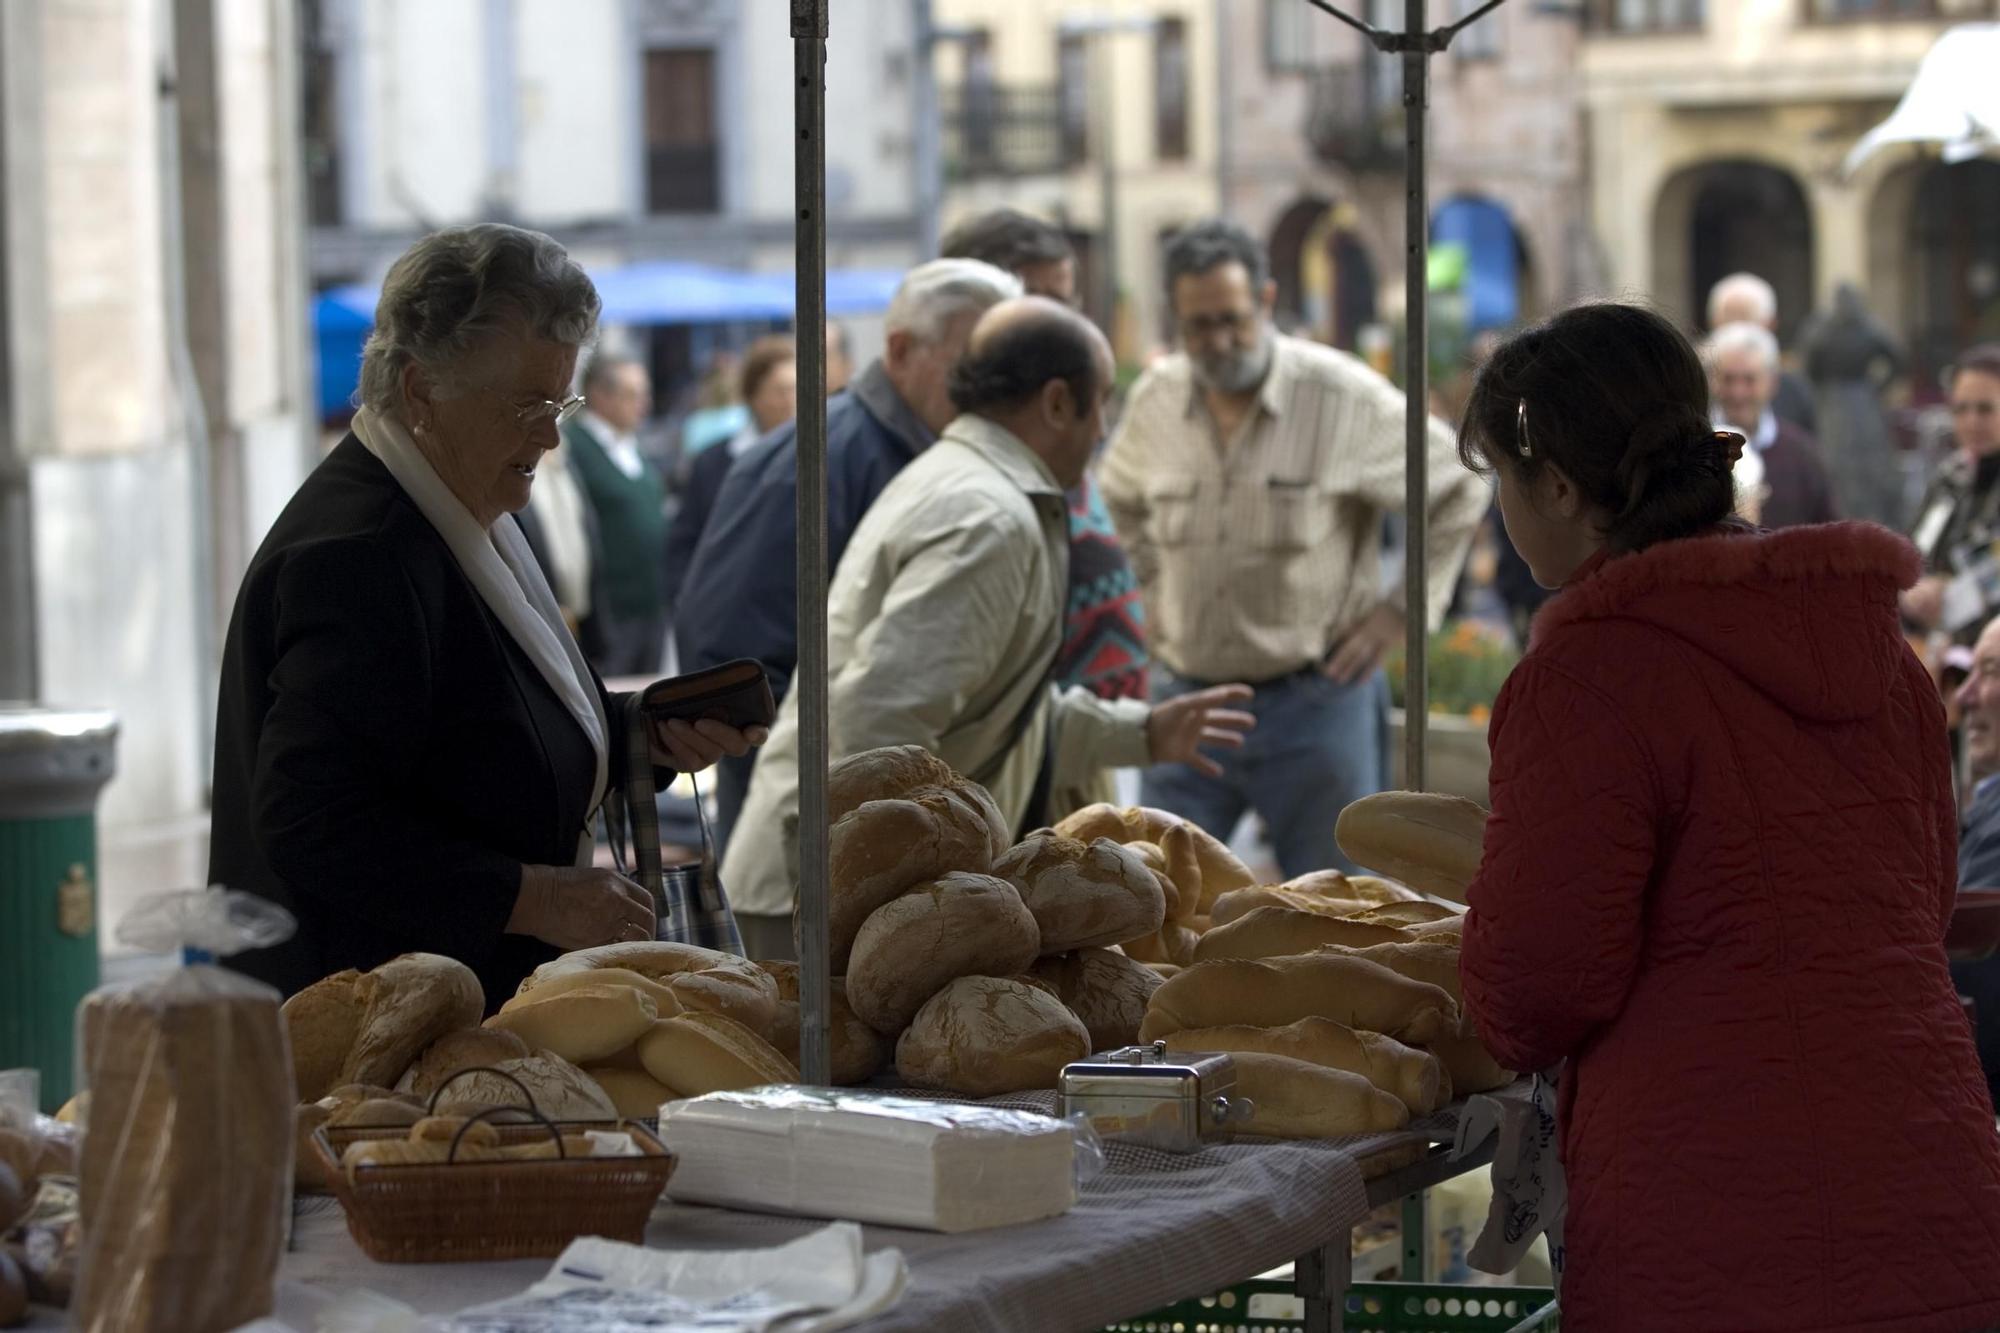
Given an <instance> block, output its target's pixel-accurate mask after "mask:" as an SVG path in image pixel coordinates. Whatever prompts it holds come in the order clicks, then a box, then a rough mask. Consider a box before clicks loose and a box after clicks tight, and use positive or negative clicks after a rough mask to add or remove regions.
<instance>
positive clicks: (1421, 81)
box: [1403, 0, 1431, 791]
mask: <svg viewBox="0 0 2000 1333" xmlns="http://www.w3.org/2000/svg"><path fill="white" fill-rule="evenodd" d="M1403 30H1404V34H1405V40H1406V43H1407V44H1406V45H1405V46H1404V48H1403V134H1404V139H1405V143H1406V146H1407V149H1408V153H1407V156H1408V165H1407V167H1406V168H1405V170H1406V171H1407V173H1408V180H1407V184H1406V186H1405V195H1406V198H1407V201H1408V205H1409V207H1408V215H1407V217H1406V218H1405V221H1404V226H1405V229H1406V234H1405V255H1404V259H1405V262H1406V263H1407V264H1408V265H1409V275H1408V279H1409V280H1408V287H1407V296H1406V298H1405V299H1406V301H1407V314H1406V316H1405V321H1404V322H1405V324H1406V326H1407V333H1406V336H1405V338H1404V348H1403V355H1404V363H1405V364H1404V372H1403V382H1404V387H1405V390H1406V391H1407V393H1408V395H1409V399H1408V405H1407V408H1406V417H1405V422H1404V429H1405V436H1404V443H1405V447H1406V452H1407V459H1408V463H1407V467H1408V471H1407V473H1406V475H1405V477H1404V487H1405V489H1404V510H1403V513H1404V520H1405V522H1404V538H1403V544H1404V547H1405V554H1404V559H1403V578H1404V586H1403V592H1404V614H1405V616H1406V617H1407V618H1408V626H1407V628H1408V635H1407V644H1408V647H1407V649H1406V650H1405V652H1404V664H1403V745H1404V761H1403V763H1404V766H1403V785H1404V786H1405V787H1407V788H1409V789H1410V790H1411V791H1422V790H1423V789H1424V787H1425V785H1426V782H1427V780H1428V777H1429V775H1428V774H1427V773H1426V772H1425V764H1424V757H1425V756H1424V751H1425V744H1424V743H1425V740H1426V732H1427V730H1428V724H1429V720H1430V691H1429V688H1428V679H1429V678H1428V675H1427V670H1426V668H1427V662H1426V657H1427V656H1428V652H1429V646H1430V570H1429V564H1430V562H1429V559H1428V541H1429V537H1430V526H1431V525H1430V503H1429V500H1430V466H1429V464H1430V452H1429V444H1430V439H1429V436H1430V410H1429V409H1430V322H1429V319H1428V318H1427V316H1428V315H1429V308H1428V304H1427V303H1428V298H1429V293H1430V283H1429V273H1428V270H1429V267H1430V249H1431V244H1430V243H1431V217H1430V191H1429V188H1428V184H1427V182H1426V180H1425V172H1426V169H1427V166H1428V164H1427V162H1426V161H1425V156H1424V155H1425V138H1424V128H1425V126H1424V120H1425V118H1426V116H1428V115H1429V113H1430V102H1431V98H1430V72H1431V57H1430V49H1429V45H1428V38H1427V35H1426V33H1425V23H1424V0H1403Z"/></svg>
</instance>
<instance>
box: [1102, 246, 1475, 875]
mask: <svg viewBox="0 0 2000 1333" xmlns="http://www.w3.org/2000/svg"><path fill="white" fill-rule="evenodd" d="M1166 259H1167V289H1168V297H1169V299H1170V301H1171V303H1172V308H1173V312H1174V317H1175V319H1177V320H1178V321H1179V323H1180V330H1181V341H1182V345H1183V348H1184V350H1183V351H1182V352H1179V353H1176V354H1175V355H1173V356H1170V357H1167V358H1166V359H1165V360H1163V361H1161V362H1159V363H1157V364H1156V365H1155V366H1154V367H1153V368H1152V369H1151V370H1149V371H1147V372H1146V374H1145V376H1144V377H1143V378H1141V379H1140V381H1139V383H1138V384H1137V386H1135V387H1134V388H1133V390H1132V397H1131V401H1130V403H1129V404H1128V405H1127V407H1126V411H1125V416H1124V419H1123V421H1121V422H1120V423H1119V427H1118V432H1117V435H1116V436H1115V437H1114V438H1113V439H1112V442H1111V447H1110V449H1109V450H1108V451H1107V452H1106V454H1105V456H1104V462H1103V465H1102V469H1101V472H1100V481H1101V482H1102V484H1103V487H1104V495H1105V499H1106V500H1108V501H1109V502H1110V505H1111V515H1112V518H1113V519H1114V520H1116V522H1117V524H1118V532H1119V535H1120V536H1121V537H1122V538H1124V541H1125V549H1126V550H1127V551H1129V552H1130V553H1131V555H1132V563H1133V565H1134V567H1135V568H1136V569H1137V570H1138V573H1139V582H1140V586H1141V587H1142V588H1143V589H1144V590H1145V598H1146V616H1147V625H1148V627H1149V629H1150V630H1151V633H1152V647H1153V655H1154V658H1155V666H1154V692H1153V697H1154V698H1156V699H1162V700H1165V699H1174V698H1178V697H1180V696H1182V695H1185V694H1188V693H1190V692H1195V691H1200V690H1203V689H1206V688H1208V687H1210V686H1212V685H1215V684H1217V683H1219V682H1223V681H1237V680H1242V681H1248V682H1250V683H1251V684H1252V685H1253V686H1255V688H1256V695H1255V698H1254V700H1253V702H1252V704H1251V708H1250V711H1251V712H1252V713H1254V714H1255V715H1256V717H1257V723H1258V725H1257V733H1256V735H1255V736H1254V737H1252V738H1251V740H1250V743H1249V744H1248V746H1246V747H1245V748H1244V749H1243V750H1242V751H1241V752H1240V753H1238V754H1232V755H1229V756H1226V757H1225V758H1224V760H1223V763H1222V765H1221V772H1220V773H1213V774H1212V773H1206V772H1197V771H1193V770H1189V769H1184V768H1167V767H1156V768H1153V769H1151V770H1149V771H1148V772H1147V774H1146V778H1145V785H1144V793H1145V797H1144V798H1145V801H1146V804H1148V805H1156V806H1160V807H1163V808H1165V809H1168V810H1172V811H1174V812H1175V813H1177V814H1180V815H1183V816H1185V817H1187V818H1189V819H1192V820H1194V821H1195V822H1196V823H1198V824H1200V825H1201V826H1202V827H1203V828H1205V829H1207V830H1208V831H1209V832H1210V833H1212V834H1214V835H1215V836H1216V837H1218V838H1223V839H1227V838H1229V837H1230V835H1231V833H1232V832H1233V831H1234V829H1235V827H1236V824H1237V822H1238V820H1239V819H1240V818H1241V817H1242V815H1243V813H1244V812H1245V810H1250V809H1254V810H1255V811H1256V812H1257V813H1258V814H1259V815H1261V816H1262V817H1263V820H1264V822H1265V824H1266V825H1267V826H1268V827H1269V829H1270V833H1271V839H1272V842H1273V844H1274V845H1275V849H1276V851H1277V855H1278V862H1279V864H1280V865H1281V866H1282V867H1283V868H1284V872H1285V874H1286V875H1288V876H1293V875H1301V874H1304V873H1306V872H1307V871H1311V870H1321V869H1325V868H1328V867H1343V868H1351V863H1349V862H1348V861H1347V859H1346V858H1345V857H1344V856H1343V855H1342V854H1341V851H1340V848H1339V846H1338V845H1337V844H1336V843H1335V841H1334V837H1333V825H1334V819H1335V817H1336V816H1338V815H1339V813H1340V811H1341V809H1342V807H1343V806H1345V805H1346V804H1347V803H1348V802H1349V801H1352V800H1354V799H1355V798H1356V797H1360V796H1365V795H1368V794H1369V793H1371V792H1375V791H1379V790H1381V788H1382V787H1383V786H1384V785H1385V783H1386V782H1387V780H1388V777H1389V773H1388V771H1387V762H1388V753H1387V752H1388V744H1387V736H1388V719H1387V712H1388V704H1389V691H1388V681H1387V678H1386V676H1385V675H1384V673H1383V670H1382V667H1383V663H1384V662H1385V661H1386V659H1387V657H1388V655H1389V652H1390V650H1391V649H1393V648H1394V647H1396V646H1397V645H1398V644H1400V643H1401V642H1402V641H1403V633H1404V629H1403V614H1402V611H1401V609H1400V608H1401V606H1402V604H1403V599H1402V596H1401V594H1400V591H1391V590H1390V589H1388V588H1385V586H1384V579H1383V576H1382V567H1381V546H1382V542H1381V534H1382V530H1383V522H1384V518H1385V516H1386V515H1388V514H1392V513H1399V512H1401V510H1402V508H1403V498H1404V457H1405V455H1404V442H1403V436H1404V395H1403V392H1402V390H1400V389H1398V388H1396V387H1395V386H1394V385H1393V384H1391V383H1389V382H1388V381H1387V380H1385V379H1383V378H1382V377H1381V376H1380V375H1378V374H1376V373H1375V372H1374V371H1373V370H1371V369H1369V368H1368V367H1367V366H1366V365H1364V364H1363V363H1362V362H1360V361H1359V360H1357V359H1355V358H1354V357H1351V356H1348V355H1346V354H1345V353H1342V352H1337V351H1335V350H1333V349H1332V348H1328V347H1322V346H1319V345H1317V344H1315V343H1310V342H1305V341H1303V340H1301V339H1297V338H1290V337H1286V336H1284V335H1282V334H1280V333H1278V332H1277V331H1276V330H1275V329H1274V328H1273V327H1272V323H1271V309H1272V304H1273V302H1274V301H1275V299H1276V295H1277V292H1276V287H1275V286H1274V284H1272V283H1271V282H1270V281H1269V280H1268V278H1267V277H1266V265H1265V260H1264V255H1263V252H1262V251H1261V250H1260V249H1259V248H1258V246H1257V243H1256V242H1255V241H1253V240H1252V239H1251V238H1250V236H1249V235H1248V234H1247V233H1245V232H1244V231H1242V230H1241V229H1240V228H1238V227H1235V226H1232V225H1229V224H1227V223H1222V222H1204V223H1199V224H1196V225H1194V226H1192V227H1189V228H1187V229H1186V230H1184V231H1182V232H1181V233H1180V234H1179V235H1177V236H1176V237H1174V239H1173V241H1172V242H1171V243H1170V244H1169V246H1168V247H1167V257H1166ZM1429 448H1430V473H1429V476H1430V493H1429V497H1428V499H1429V519H1430V528H1429V538H1428V541H1427V555H1428V558H1429V561H1430V565H1429V570H1430V578H1429V587H1428V589H1427V593H1428V597H1429V607H1430V615H1431V619H1432V621H1433V622H1434V623H1435V622H1436V621H1437V620H1438V619H1440V618H1441V617H1442V616H1443V614H1444V610H1445V608H1446V606H1448V605H1449V604H1450V601H1451V596H1452V591H1453V589H1454V587H1455V586H1456V585H1457V582H1458V575H1459V569H1460V567H1461V566H1462V565H1463V564H1464V563H1465V556H1466V551H1467V549H1468V548H1469V547H1470V545H1471V543H1472V536H1473V532H1474V530H1475V529H1476V528H1477V527H1478V526H1479V520H1480V518H1481V517H1482V516H1483V515H1484V514H1485V512H1486V507H1487V498H1488V497H1487V488H1486V485H1485V483H1484V482H1482V481H1481V480H1480V479H1479V478H1477V477H1475V476H1474V475H1473V474H1472V473H1470V472H1468V471H1466V469H1465V467H1464V465H1463V464H1461V463H1460V462H1459V461H1458V455H1457V451H1456V448H1455V446H1454V442H1453V439H1452V434H1451V431H1450V430H1449V429H1448V428H1447V427H1446V426H1445V425H1444V424H1443V423H1442V422H1437V421H1433V422H1432V423H1431V430H1430V441H1429Z"/></svg>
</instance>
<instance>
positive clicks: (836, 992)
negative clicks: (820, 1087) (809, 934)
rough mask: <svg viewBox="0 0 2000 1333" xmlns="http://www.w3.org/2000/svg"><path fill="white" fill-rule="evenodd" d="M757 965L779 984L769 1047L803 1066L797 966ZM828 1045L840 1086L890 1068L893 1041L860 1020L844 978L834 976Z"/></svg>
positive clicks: (830, 988)
mask: <svg viewBox="0 0 2000 1333" xmlns="http://www.w3.org/2000/svg"><path fill="white" fill-rule="evenodd" d="M757 966H759V967H761V968H763V969H765V970H766V971H768V972H769V973H770V974H771V976H772V978H773V979H775V980H776V981H777V983H778V1005H779V1009H778V1021H777V1022H776V1023H774V1024H772V1027H771V1047H772V1049H774V1050H775V1051H777V1052H778V1054H780V1055H782V1056H784V1057H785V1058H786V1059H787V1060H790V1061H791V1062H792V1064H793V1065H794V1066H795V1067H800V1068H803V1061H802V1060H801V1058H800V1056H799V1032H800V1021H801V1020H800V1014H799V965H798V964H797V963H759V964H757ZM826 1026H827V1038H828V1041H827V1044H828V1046H829V1047H830V1048H831V1049H830V1051H829V1052H828V1054H829V1056H830V1057H831V1060H832V1064H833V1068H832V1069H831V1071H830V1072H831V1074H832V1076H833V1081H834V1083H835V1084H836V1085H837V1086H839V1087H844V1088H851V1087H854V1086H856V1085H858V1084H862V1083H866V1082H867V1081H868V1080H869V1079H871V1078H874V1077H875V1076H876V1075H877V1074H879V1073H881V1072H882V1071H883V1070H884V1069H887V1068H888V1067H889V1059H890V1056H891V1054H892V1042H891V1039H890V1038H887V1037H884V1036H883V1035H882V1034H881V1033H879V1032H877V1031H876V1030H875V1029H874V1028H871V1027H869V1026H868V1025H867V1024H866V1023H864V1022H862V1021H861V1016H860V1015H859V1014H856V1013H855V1012H854V1007H853V1006H852V1005H850V1004H849V1003H848V1002H847V979H846V978H845V977H833V978H831V979H830V984H829V986H828V990H827V1015H826Z"/></svg>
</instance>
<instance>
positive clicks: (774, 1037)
mask: <svg viewBox="0 0 2000 1333" xmlns="http://www.w3.org/2000/svg"><path fill="white" fill-rule="evenodd" d="M910 748H913V749H914V748H915V747H914V746H913V747H910ZM924 753H926V754H928V753H929V751H925V752H924ZM757 966H758V967H760V968H762V969H763V970H764V971H765V972H767V973H769V974H770V977H771V980H772V981H774V982H776V983H777V986H778V1008H777V1012H776V1013H775V1014H774V1015H773V1016H772V1018H771V1030H770V1031H769V1032H768V1033H766V1034H765V1040H766V1041H768V1042H770V1043H771V1045H772V1047H773V1048H775V1049H776V1050H777V1051H778V1052H779V1053H780V1054H782V1055H784V1056H785V1057H786V1058H787V1059H789V1060H790V1061H791V1062H792V1063H793V1064H797V1063H798V1062H799V965H798V964H797V963H792V962H785V961H782V960H776V959H773V960H768V961H767V960H763V959H760V960H758V962H757ZM662 1017H666V1018H671V1017H673V1015H671V1014H665V1015H662Z"/></svg>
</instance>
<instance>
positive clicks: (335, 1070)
mask: <svg viewBox="0 0 2000 1333" xmlns="http://www.w3.org/2000/svg"><path fill="white" fill-rule="evenodd" d="M360 982H361V974H360V973H359V972H357V971H355V970H354V969H353V968H351V967H350V968H348V969H347V970H346V971H344V972H336V973H334V974H333V975H332V976H330V977H322V978H321V979H320V980H318V981H315V982H314V983H313V984H312V985H310V986H308V987H306V988H305V989H304V990H302V991H300V992H299V993H298V994H296V995H294V996H292V998H291V999H289V1000H286V1001H285V1007H284V1015H285V1027H286V1029H287V1030H288V1033H289V1036H290V1040H291V1047H292V1080H293V1082H294V1083H295V1084H296V1085H297V1087H298V1096H299V1100H300V1101H302V1102H316V1101H318V1100H319V1099H320V1098H322V1097H324V1096H326V1094H327V1093H328V1092H330V1091H332V1090H333V1089H334V1088H335V1087H338V1086H339V1085H340V1084H342V1083H352V1082H353V1081H354V1080H353V1079H352V1078H351V1077H349V1076H348V1073H347V1057H348V1056H349V1055H350V1054H351V1053H352V1052H353V1050H354V1042H355V1039H356V1038H357V1037H359V1036H360V1035H361V1014H362V1011H363V1010H364V1009H365V1008H366V1007H367V1005H366V1001H364V1000H363V999H362V997H361V995H360V994H359V993H358V988H359V986H360ZM478 1021H479V1020H478V1018H477V1017H476V1016H475V1017H474V1019H473V1023H474V1024H476V1023H477V1022H478ZM465 1026H471V1024H467V1025H465ZM395 1081H396V1080H395V1077H393V1076H392V1077H391V1078H390V1079H389V1082H391V1083H393V1082H395Z"/></svg>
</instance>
